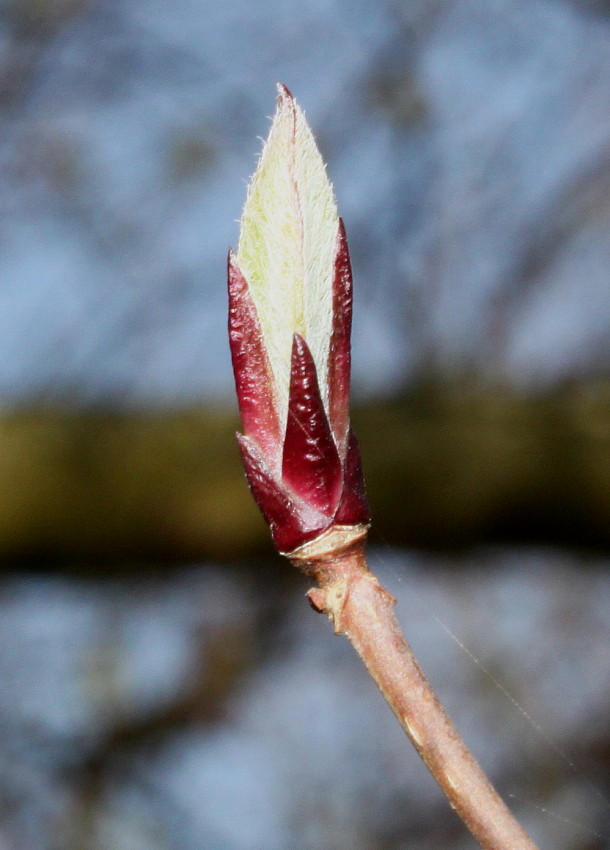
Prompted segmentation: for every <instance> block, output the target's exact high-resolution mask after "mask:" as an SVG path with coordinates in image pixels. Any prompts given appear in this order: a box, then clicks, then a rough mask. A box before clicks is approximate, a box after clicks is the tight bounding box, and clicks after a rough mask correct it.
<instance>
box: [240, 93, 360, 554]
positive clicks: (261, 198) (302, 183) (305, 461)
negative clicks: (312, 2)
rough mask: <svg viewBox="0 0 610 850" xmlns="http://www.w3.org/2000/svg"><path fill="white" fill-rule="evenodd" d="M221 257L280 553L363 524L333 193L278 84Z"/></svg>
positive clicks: (345, 257)
mask: <svg viewBox="0 0 610 850" xmlns="http://www.w3.org/2000/svg"><path fill="white" fill-rule="evenodd" d="M278 88H279V97H278V105H277V111H276V114H275V117H274V119H273V123H272V126H271V130H270V133H269V137H268V139H267V141H266V142H265V144H264V146H263V151H262V154H261V157H260V160H259V163H258V167H257V169H256V172H255V174H254V176H253V178H252V181H251V183H250V186H249V187H248V194H247V198H246V203H245V206H244V210H243V214H242V218H241V230H240V237H239V247H238V250H237V254H236V255H234V254H233V253H232V252H230V253H229V339H230V344H231V356H232V360H233V371H234V373H235V384H236V387H237V397H238V401H239V409H240V413H241V418H242V423H243V428H244V431H245V434H243V435H241V434H238V441H239V445H240V449H241V453H242V458H243V462H244V468H245V471H246V476H247V478H248V482H249V485H250V489H251V490H252V493H253V495H254V498H255V499H256V502H257V503H258V506H259V508H260V509H261V511H262V513H263V516H264V517H265V519H266V521H267V523H268V524H269V527H270V529H271V534H272V537H273V541H274V543H275V545H276V547H277V548H278V549H279V551H280V552H283V553H290V552H293V551H294V550H295V549H298V548H299V547H301V546H303V545H304V544H306V543H308V542H310V541H312V540H314V539H315V538H317V537H318V536H319V535H321V534H323V533H324V532H326V531H328V530H329V529H330V528H332V527H345V526H362V525H365V524H367V523H368V521H369V508H368V505H367V501H366V496H365V493H364V483H363V478H362V467H361V462H360V454H359V451H358V444H357V442H356V438H355V437H354V435H353V433H352V431H351V428H350V421H349V383H350V334H351V321H352V275H351V267H350V260H349V254H348V248H347V241H346V238H345V231H344V228H343V223H342V221H341V219H340V218H339V216H338V213H337V207H336V204H335V199H334V195H333V189H332V186H331V184H330V182H329V180H328V177H327V176H326V169H325V166H324V162H323V160H322V157H321V156H320V153H319V151H318V149H317V147H316V143H315V140H314V138H313V135H312V133H311V130H310V129H309V126H308V125H307V122H306V120H305V117H304V115H303V113H302V111H301V110H300V108H299V107H298V105H297V104H296V102H295V100H294V99H293V97H292V95H291V94H290V92H289V91H288V90H287V89H286V88H285V87H284V86H279V87H278Z"/></svg>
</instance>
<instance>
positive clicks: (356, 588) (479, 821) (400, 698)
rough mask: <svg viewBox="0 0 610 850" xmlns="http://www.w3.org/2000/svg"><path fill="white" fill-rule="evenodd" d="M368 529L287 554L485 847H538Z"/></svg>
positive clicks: (497, 849) (524, 849)
mask: <svg viewBox="0 0 610 850" xmlns="http://www.w3.org/2000/svg"><path fill="white" fill-rule="evenodd" d="M352 531H356V529H355V528H354V529H352ZM345 532H348V529H345ZM365 535H366V529H364V528H361V529H360V530H359V533H358V534H355V535H354V534H352V535H350V534H349V533H347V534H344V535H343V537H342V538H341V539H340V540H338V539H337V535H336V534H335V535H334V536H331V537H326V540H324V539H323V538H324V535H323V536H322V537H321V538H318V539H317V540H314V541H312V543H310V544H307V545H306V546H304V547H301V549H299V550H297V551H295V552H292V553H290V554H289V555H288V557H289V558H290V560H291V561H292V562H293V563H294V564H295V565H296V566H298V567H299V568H300V569H301V570H303V571H304V572H305V573H306V574H307V575H308V576H311V577H313V578H315V579H316V580H317V582H318V584H319V587H317V588H313V589H312V590H310V591H309V593H308V597H309V600H310V602H311V604H312V606H313V607H314V608H315V609H316V610H317V611H320V612H323V613H325V614H327V615H328V617H329V619H330V620H331V621H332V622H333V624H334V627H335V633H336V634H344V635H346V637H347V638H348V639H349V641H350V642H351V643H352V645H353V647H354V649H355V650H356V652H357V653H358V655H359V656H360V657H361V658H362V660H363V661H364V663H365V665H366V668H367V670H368V671H369V673H370V674H371V676H372V677H373V679H374V680H375V682H376V683H377V685H378V687H379V689H380V690H381V692H382V694H383V695H384V697H385V698H386V700H387V702H388V703H389V705H390V707H391V709H392V711H393V712H394V714H395V715H396V717H397V719H398V721H399V723H400V724H401V726H402V727H403V729H404V730H405V732H406V733H407V735H408V736H409V738H410V739H411V742H412V743H413V745H414V747H415V749H416V750H417V752H418V753H419V755H420V756H421V758H422V759H423V761H424V763H425V764H426V766H427V767H428V769H429V770H430V772H431V773H432V775H433V776H434V778H435V779H436V781H437V783H438V784H439V786H440V787H441V789H442V791H443V793H444V794H445V796H446V797H447V799H448V800H449V802H450V804H451V806H452V807H453V808H454V809H455V810H456V812H457V813H458V815H459V816H460V817H461V818H462V820H463V821H464V823H465V824H466V826H467V827H468V829H469V830H470V831H471V832H472V834H473V835H474V837H475V838H476V839H477V841H478V842H479V843H480V845H481V846H482V847H483V848H485V850H537V848H536V845H535V844H534V843H533V842H532V840H531V839H530V838H529V837H528V835H527V834H526V833H525V831H524V830H523V829H522V828H521V826H520V825H519V824H518V823H517V821H516V820H515V818H514V816H513V815H512V813H511V812H510V810H509V809H508V807H507V806H506V805H505V803H504V802H503V801H502V799H501V798H500V796H499V795H498V793H497V791H496V790H495V789H494V787H493V786H492V784H491V782H490V781H489V779H488V778H487V776H486V775H485V773H484V772H483V770H482V768H481V767H480V766H479V764H478V763H477V761H476V760H475V758H474V757H473V756H472V754H471V753H470V751H469V750H468V748H467V747H466V744H465V743H464V741H463V740H462V738H461V737H460V735H459V734H458V732H457V729H456V728H455V726H454V725H453V723H452V721H451V720H450V719H449V717H448V716H447V713H446V712H445V710H444V708H443V707H442V705H441V704H440V702H439V700H438V697H437V696H436V694H435V692H434V690H433V689H432V686H431V685H430V683H429V682H428V680H427V679H426V677H425V675H424V673H423V672H422V670H421V668H420V666H419V664H418V663H417V660H416V658H415V656H414V655H413V650H412V649H411V647H410V646H409V644H408V643H407V641H406V640H405V638H404V636H403V634H402V631H401V629H400V626H399V624H398V622H397V620H396V617H395V615H394V605H395V602H396V600H395V599H394V597H393V596H392V595H391V594H390V593H388V592H387V590H385V589H384V588H383V587H382V586H381V585H380V583H379V581H378V580H377V578H376V576H374V575H373V573H372V572H370V570H369V569H368V566H367V563H366V557H365V554H364V538H365ZM354 537H355V538H356V539H355V541H354ZM350 538H351V539H350Z"/></svg>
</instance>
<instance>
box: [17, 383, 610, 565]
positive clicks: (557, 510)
mask: <svg viewBox="0 0 610 850" xmlns="http://www.w3.org/2000/svg"><path fill="white" fill-rule="evenodd" d="M352 420H353V422H354V423H355V426H356V428H357V432H358V436H359V438H360V444H361V447H362V451H363V455H364V463H365V470H366V480H367V494H368V497H369V501H370V504H371V506H372V508H373V514H374V516H375V526H374V529H373V530H374V532H375V533H376V534H378V535H380V536H381V539H383V540H385V541H386V542H388V543H391V544H392V545H397V546H408V547H412V546H424V547H426V546H430V547H433V548H435V549H443V548H444V549H447V548H451V549H453V548H456V547H466V546H473V545H480V544H481V543H484V544H489V543H498V542H505V543H524V542H526V543H543V544H553V545H557V544H563V545H569V546H575V547H586V548H598V549H604V550H605V549H607V548H608V547H609V546H610V530H609V529H610V384H608V383H603V382H599V383H594V382H589V383H581V384H579V385H575V386H567V387H565V388H563V389H558V390H555V391H554V392H552V393H548V394H545V395H541V396H538V397H524V396H521V395H519V394H517V393H516V392H510V391H508V390H507V389H506V388H502V389H501V390H498V391H497V392H493V391H490V390H487V391H485V390H481V389H478V390H475V389H473V388H472V386H468V385H465V386H464V387H463V388H460V387H459V386H453V387H451V388H449V387H447V386H443V385H439V384H430V385H427V386H424V385H422V386H421V387H419V388H418V389H416V390H414V391H413V392H411V393H410V394H409V395H406V396H402V397H398V398H394V399H388V400H387V401H385V402H381V401H377V402H376V403H375V404H370V405H366V406H361V407H358V408H356V409H355V410H353V411H352ZM236 427H237V421H236V419H235V418H234V417H233V416H231V415H229V414H227V413H224V412H220V411H213V410H205V409H201V410H196V409H193V410H184V411H173V412H171V411H159V412H156V413H153V412H144V411H140V412H137V413H134V412H122V413H118V412H117V413H114V414H113V413H110V412H106V413H103V412H99V411H98V412H94V411H90V412H82V411H81V412H79V411H77V410H74V409H69V408H66V407H63V408H61V409H54V408H52V407H49V406H39V407H31V408H29V409H27V408H21V409H19V410H18V411H14V412H5V413H3V414H0V441H1V443H2V453H1V454H0V476H1V477H2V480H3V481H4V482H6V486H5V487H4V488H2V490H1V491H0V561H3V562H4V563H7V562H8V561H12V560H14V559H18V560H22V559H32V561H35V562H36V563H37V564H38V566H39V567H40V566H42V565H44V564H45V563H47V564H49V565H55V564H56V563H66V562H69V561H70V559H74V560H79V559H82V560H87V561H90V560H91V559H105V560H106V562H107V567H106V568H108V567H109V566H111V565H112V564H113V563H116V560H117V559H121V558H131V559H138V560H142V561H149V560H150V559H151V558H153V559H155V558H162V559H169V560H171V561H174V562H181V561H184V559H190V558H192V559H197V560H205V559H208V560H209V559H222V560H231V561H234V560H235V559H237V558H239V559H242V560H243V559H244V558H246V557H251V556H260V555H262V554H264V553H265V552H268V535H267V532H266V529H265V526H264V523H263V522H262V520H261V518H260V516H259V514H258V512H257V511H256V508H255V506H254V504H253V503H252V500H251V499H250V497H249V494H248V492H247V489H246V488H245V487H244V486H243V480H242V476H241V473H240V468H239V458H238V456H237V454H236V452H235V448H234V444H233V434H234V433H235V430H236ZM397 494H400V498H397ZM53 568H54V569H55V568H56V566H54V567H53Z"/></svg>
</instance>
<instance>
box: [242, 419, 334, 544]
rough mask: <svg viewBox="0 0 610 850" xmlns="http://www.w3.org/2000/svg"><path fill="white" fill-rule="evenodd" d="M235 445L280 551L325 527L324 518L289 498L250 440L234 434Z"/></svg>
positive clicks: (306, 539)
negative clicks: (239, 451)
mask: <svg viewBox="0 0 610 850" xmlns="http://www.w3.org/2000/svg"><path fill="white" fill-rule="evenodd" d="M237 442H238V443H239V448H240V450H241V456H242V460H243V464H244V469H245V472H246V478H247V479H248V484H249V485H250V490H251V491H252V495H253V496H254V499H255V501H256V504H257V505H258V507H259V509H260V511H261V513H262V515H263V517H264V518H265V521H266V522H267V524H268V525H269V529H270V531H271V536H272V538H273V542H274V544H275V546H276V547H277V549H278V550H279V551H280V552H291V551H292V550H293V549H296V548H297V547H298V546H302V545H303V543H305V542H307V541H308V540H311V539H312V538H314V537H316V536H317V535H318V534H320V533H321V532H322V531H323V530H324V529H325V528H327V526H328V517H325V516H323V515H322V514H319V513H318V512H317V511H314V510H312V509H311V507H310V506H308V505H306V504H304V503H303V502H302V501H301V500H300V499H297V498H293V497H292V496H291V494H290V493H289V492H288V491H287V490H286V488H285V487H283V486H282V485H281V484H280V483H278V482H277V481H276V480H275V479H274V477H273V475H272V473H271V471H270V470H269V468H268V467H267V465H266V463H265V460H264V458H263V456H262V455H261V453H260V451H259V450H258V448H257V446H256V443H255V442H254V440H252V439H251V438H249V437H246V436H243V435H242V434H237Z"/></svg>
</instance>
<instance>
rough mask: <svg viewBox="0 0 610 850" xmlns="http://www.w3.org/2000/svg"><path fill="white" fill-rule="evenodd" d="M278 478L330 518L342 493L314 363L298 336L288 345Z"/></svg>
mask: <svg viewBox="0 0 610 850" xmlns="http://www.w3.org/2000/svg"><path fill="white" fill-rule="evenodd" d="M282 478H283V480H284V481H285V482H286V483H287V484H288V486H289V487H290V488H291V489H292V490H294V492H295V493H297V494H298V496H300V498H301V499H303V500H305V501H306V502H307V503H308V504H310V505H312V507H314V508H316V509H317V510H319V511H321V512H322V513H323V514H326V515H327V516H328V517H329V518H331V517H332V516H333V514H334V513H335V510H336V508H337V505H338V503H339V498H340V495H341V490H342V483H343V481H342V478H343V475H342V469H341V461H340V459H339V452H338V451H337V446H336V445H335V442H334V439H333V435H332V433H331V430H330V426H329V424H328V419H327V418H326V412H325V410H324V405H323V403H322V399H321V397H320V390H319V387H318V377H317V374H316V366H315V363H314V359H313V357H312V355H311V352H310V350H309V346H308V345H307V343H306V342H305V340H304V339H303V337H302V336H300V335H299V334H295V335H294V337H293V344H292V359H291V367H290V395H289V400H288V419H287V422H286V436H285V439H284V451H283V458H282Z"/></svg>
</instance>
